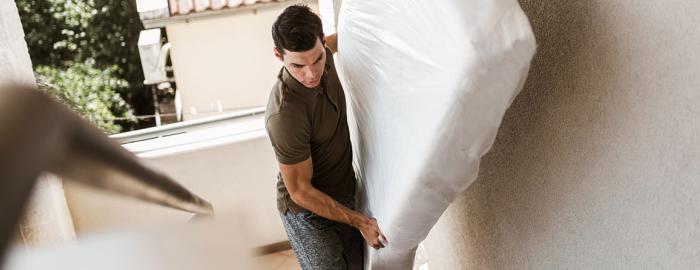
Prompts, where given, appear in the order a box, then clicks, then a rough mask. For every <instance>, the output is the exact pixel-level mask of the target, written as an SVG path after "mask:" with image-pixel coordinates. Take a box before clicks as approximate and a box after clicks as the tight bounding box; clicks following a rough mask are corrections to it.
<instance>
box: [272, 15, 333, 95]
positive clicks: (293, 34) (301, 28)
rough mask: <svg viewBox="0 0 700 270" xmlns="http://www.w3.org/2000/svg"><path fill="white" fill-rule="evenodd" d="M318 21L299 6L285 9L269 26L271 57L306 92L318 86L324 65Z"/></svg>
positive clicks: (321, 30)
mask: <svg viewBox="0 0 700 270" xmlns="http://www.w3.org/2000/svg"><path fill="white" fill-rule="evenodd" d="M323 38H324V36H323V26H322V24H321V18H319V17H318V15H316V14H315V13H313V12H312V11H311V9H310V8H309V7H307V6H303V5H294V6H290V7H288V8H286V9H285V10H284V12H282V14H280V15H279V17H277V20H275V23H274V24H273V25H272V39H273V40H274V42H275V49H274V51H275V56H276V57H277V58H278V59H280V61H282V63H284V66H285V68H287V70H288V71H289V73H290V74H291V75H292V77H294V78H295V79H297V81H299V82H300V83H302V84H303V85H304V86H306V87H308V88H314V87H316V86H318V85H319V83H320V82H321V76H323V68H324V66H325V64H326V51H325V49H324V44H323Z"/></svg>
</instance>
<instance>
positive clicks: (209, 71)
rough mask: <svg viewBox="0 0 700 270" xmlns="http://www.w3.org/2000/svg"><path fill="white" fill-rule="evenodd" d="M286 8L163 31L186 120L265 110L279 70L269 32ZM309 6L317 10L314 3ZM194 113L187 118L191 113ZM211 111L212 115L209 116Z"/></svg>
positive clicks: (184, 24)
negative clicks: (242, 110) (228, 111)
mask: <svg viewBox="0 0 700 270" xmlns="http://www.w3.org/2000/svg"><path fill="white" fill-rule="evenodd" d="M293 3H296V2H295V1H290V2H289V4H280V5H276V6H274V7H271V8H262V9H258V10H257V11H256V12H253V11H244V12H241V13H236V14H232V15H230V16H226V17H218V18H211V19H200V20H195V21H192V22H189V23H179V24H173V25H169V26H167V27H166V31H167V34H168V39H169V42H170V43H171V44H172V55H171V58H172V62H173V67H174V70H175V77H176V81H177V87H178V91H180V94H181V95H182V108H183V113H184V119H185V120H187V119H195V118H200V117H204V116H210V115H212V114H215V113H211V112H212V111H216V110H217V109H218V103H217V102H220V103H221V107H222V108H223V109H240V108H247V107H254V106H264V105H265V104H266V103H267V97H268V95H269V93H270V89H272V85H273V84H274V83H275V80H276V78H277V77H276V76H277V72H278V71H279V69H280V67H281V66H282V65H281V63H280V62H279V61H278V60H277V59H276V58H275V57H274V54H273V50H272V48H273V46H274V44H273V42H272V36H271V34H270V27H271V26H272V23H273V22H274V20H275V18H277V15H279V14H280V13H282V10H284V8H286V7H287V6H288V5H291V4H293ZM310 6H311V7H312V8H313V9H315V10H318V5H317V4H315V2H312V3H311V4H310ZM191 107H194V108H196V110H197V111H198V114H197V115H191V114H190V111H191V110H190V108H191ZM207 111H209V112H210V113H207Z"/></svg>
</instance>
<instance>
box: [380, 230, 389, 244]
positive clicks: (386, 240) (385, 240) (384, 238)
mask: <svg viewBox="0 0 700 270" xmlns="http://www.w3.org/2000/svg"><path fill="white" fill-rule="evenodd" d="M377 239H378V240H379V242H380V243H382V245H383V246H388V245H389V240H388V239H386V236H384V234H382V233H381V232H379V237H377Z"/></svg>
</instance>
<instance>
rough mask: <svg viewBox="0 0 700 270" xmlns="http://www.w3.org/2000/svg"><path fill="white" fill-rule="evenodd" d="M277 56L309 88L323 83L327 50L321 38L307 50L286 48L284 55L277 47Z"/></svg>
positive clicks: (290, 72) (293, 75)
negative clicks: (296, 50) (291, 50)
mask: <svg viewBox="0 0 700 270" xmlns="http://www.w3.org/2000/svg"><path fill="white" fill-rule="evenodd" d="M275 56H277V58H278V59H280V60H281V61H282V63H284V67H285V68H287V70H288V71H289V74H291V75H292V77H294V78H295V79H297V81H299V82H300V83H301V84H303V85H304V86H306V87H308V88H314V87H316V86H318V85H319V84H320V83H321V76H323V67H324V66H325V65H326V50H325V49H324V48H323V44H321V40H320V39H316V45H314V47H313V48H311V49H310V50H308V51H305V52H290V51H288V50H286V49H285V50H284V55H282V54H280V52H279V51H277V48H275Z"/></svg>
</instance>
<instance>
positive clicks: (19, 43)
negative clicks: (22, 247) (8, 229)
mask: <svg viewBox="0 0 700 270" xmlns="http://www.w3.org/2000/svg"><path fill="white" fill-rule="evenodd" d="M0 63H2V64H1V65H0V85H2V84H10V83H13V84H24V85H31V86H35V85H36V79H35V78H34V72H33V70H32V61H31V59H30V58H29V50H28V49H27V43H26V42H25V41H24V31H23V29H22V23H21V21H20V18H19V12H18V11H17V6H16V5H15V2H14V0H0ZM3 180H4V179H3ZM18 233H19V236H18V239H20V240H23V242H24V243H25V244H27V245H29V246H33V245H35V244H56V243H62V242H65V241H70V240H73V239H75V230H74V228H73V221H72V219H71V216H70V212H69V210H68V205H67V203H66V197H65V195H64V193H63V184H62V183H61V180H60V179H59V178H58V177H56V176H52V175H48V174H46V175H42V176H41V177H40V179H38V182H37V184H36V188H35V190H34V194H33V195H32V197H31V198H30V200H29V204H28V205H26V206H25V215H24V217H23V218H22V220H21V221H20V224H19V228H18Z"/></svg>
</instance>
